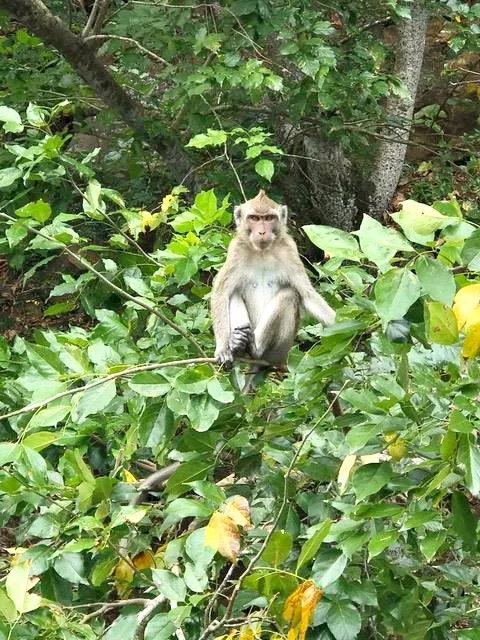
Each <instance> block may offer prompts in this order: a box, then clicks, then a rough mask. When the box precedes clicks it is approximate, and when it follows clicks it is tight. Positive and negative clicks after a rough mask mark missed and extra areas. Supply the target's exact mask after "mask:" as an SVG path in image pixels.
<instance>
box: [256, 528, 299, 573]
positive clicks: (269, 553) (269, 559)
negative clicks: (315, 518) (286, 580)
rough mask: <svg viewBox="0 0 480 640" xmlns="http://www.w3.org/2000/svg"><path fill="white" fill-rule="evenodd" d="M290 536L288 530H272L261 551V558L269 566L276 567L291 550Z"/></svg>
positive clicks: (291, 541)
mask: <svg viewBox="0 0 480 640" xmlns="http://www.w3.org/2000/svg"><path fill="white" fill-rule="evenodd" d="M292 544H293V540H292V536H291V535H290V534H289V533H288V531H274V532H273V533H272V535H271V536H270V540H269V541H268V544H267V546H266V547H265V550H264V552H263V553H262V560H263V561H264V562H265V563H266V564H267V565H268V566H271V567H278V566H279V565H281V564H282V562H284V561H285V560H286V559H287V558H288V556H289V555H290V553H291V551H292Z"/></svg>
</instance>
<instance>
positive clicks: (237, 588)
mask: <svg viewBox="0 0 480 640" xmlns="http://www.w3.org/2000/svg"><path fill="white" fill-rule="evenodd" d="M346 386H347V382H345V383H344V384H343V385H342V387H341V389H339V391H337V393H336V394H335V396H334V398H333V399H332V401H331V402H330V404H329V405H328V407H327V408H326V409H325V411H324V412H323V413H322V415H321V416H320V417H319V418H318V420H316V421H315V423H314V425H313V427H312V428H311V429H310V430H309V431H307V433H306V434H305V436H304V438H303V440H302V442H301V443H300V446H299V447H298V449H297V450H296V452H295V454H294V456H293V458H292V460H291V462H290V464H289V465H288V469H287V470H286V472H285V474H284V476H283V497H282V503H281V505H280V509H279V510H278V513H277V515H276V517H275V520H274V522H273V525H272V528H271V529H270V531H269V532H268V534H267V536H266V537H265V539H264V541H263V542H262V544H261V546H260V549H259V550H258V551H257V553H256V554H255V555H254V556H253V557H252V558H251V560H250V562H249V563H248V565H247V567H246V569H245V571H244V572H243V573H242V575H241V576H240V577H239V579H238V582H237V584H236V585H235V587H234V589H233V591H232V595H231V596H230V600H229V602H228V605H227V608H226V610H225V613H224V615H223V617H222V618H221V619H220V620H214V621H213V622H212V623H211V624H209V626H208V627H207V628H206V629H205V631H204V632H203V633H202V635H201V636H200V637H199V638H198V640H205V639H206V638H207V637H208V636H209V635H210V634H211V633H213V632H214V631H216V630H217V629H218V628H219V627H221V626H222V625H223V624H224V622H226V621H227V620H228V619H229V618H230V615H231V613H232V609H233V605H234V604H235V600H236V598H237V596H238V594H239V592H240V589H241V587H242V583H243V581H244V580H245V578H246V577H247V576H248V575H249V573H250V571H251V570H252V569H253V567H254V566H255V564H256V563H257V562H258V560H259V558H260V556H261V555H262V553H263V552H264V551H265V548H266V547H267V545H268V543H269V542H270V539H271V537H272V535H273V533H274V532H275V529H276V528H277V526H278V523H279V522H280V519H281V517H282V515H283V512H284V510H285V507H286V506H287V502H288V480H289V479H290V474H291V473H292V471H293V468H294V466H295V464H296V463H297V460H298V458H299V457H300V454H301V452H302V449H303V447H304V446H305V444H306V442H307V440H308V439H309V437H310V436H311V435H312V433H313V432H314V431H315V429H316V428H317V427H318V425H319V424H320V423H321V422H322V420H323V419H324V418H325V417H326V416H327V415H328V413H329V412H330V411H331V409H332V407H333V405H334V404H335V402H336V401H337V400H338V398H339V396H340V394H341V393H342V391H343V390H344V389H345V387H346Z"/></svg>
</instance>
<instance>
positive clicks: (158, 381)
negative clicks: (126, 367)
mask: <svg viewBox="0 0 480 640" xmlns="http://www.w3.org/2000/svg"><path fill="white" fill-rule="evenodd" d="M128 386H129V387H130V389H132V391H135V392H136V393H138V394H140V395H141V396H145V397H146V398H158V397H159V396H164V395H165V394H166V393H168V392H169V391H170V389H171V388H172V386H171V384H170V382H169V381H168V380H167V379H166V378H164V377H163V376H162V374H161V373H154V372H153V371H144V372H142V373H137V374H136V375H135V376H133V378H132V379H131V380H130V381H129V383H128Z"/></svg>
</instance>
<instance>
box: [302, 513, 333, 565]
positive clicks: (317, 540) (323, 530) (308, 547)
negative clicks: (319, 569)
mask: <svg viewBox="0 0 480 640" xmlns="http://www.w3.org/2000/svg"><path fill="white" fill-rule="evenodd" d="M331 526H332V521H331V520H330V518H327V519H326V520H325V522H323V523H322V525H320V528H319V529H317V530H316V531H315V533H314V534H313V536H312V537H311V538H309V539H308V540H307V541H306V542H304V544H303V546H302V548H301V549H300V555H299V556H298V560H297V573H298V571H299V570H300V568H301V567H303V565H305V564H307V562H310V560H311V559H312V558H314V557H315V555H316V553H317V551H318V550H319V549H320V545H321V544H322V542H323V541H324V539H325V538H326V537H327V535H328V532H329V531H330V527H331Z"/></svg>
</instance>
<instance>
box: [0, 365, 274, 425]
mask: <svg viewBox="0 0 480 640" xmlns="http://www.w3.org/2000/svg"><path fill="white" fill-rule="evenodd" d="M237 361H238V362H246V363H249V364H256V365H260V366H263V367H265V366H268V365H269V363H268V362H265V360H250V359H248V358H238V360H237ZM202 363H208V364H216V363H217V361H216V359H215V358H187V359H185V360H171V361H169V362H150V363H148V364H140V365H136V366H135V367H126V368H125V369H122V370H121V371H116V372H115V373H110V374H108V375H107V376H104V377H103V378H100V379H98V380H94V381H93V382H88V383H87V384H85V385H83V386H82V387H75V388H73V389H66V390H65V391H60V392H59V393H56V394H55V395H53V396H50V397H49V398H45V399H44V400H39V401H38V402H33V403H31V404H27V405H26V406H24V407H22V408H21V409H15V410H14V411H10V412H9V413H4V414H3V415H0V421H1V420H6V419H7V418H13V417H14V416H19V415H21V414H23V413H28V412H29V411H36V410H37V409H41V408H42V407H45V406H46V405H47V404H50V402H54V401H55V400H59V399H60V398H65V397H66V396H71V395H73V394H75V393H80V392H83V391H88V390H89V389H93V387H98V386H99V385H101V384H104V383H105V382H109V381H110V380H116V379H117V378H122V377H124V376H130V375H134V374H135V373H140V372H141V371H155V370H156V369H162V368H164V367H181V366H188V365H190V364H202Z"/></svg>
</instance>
